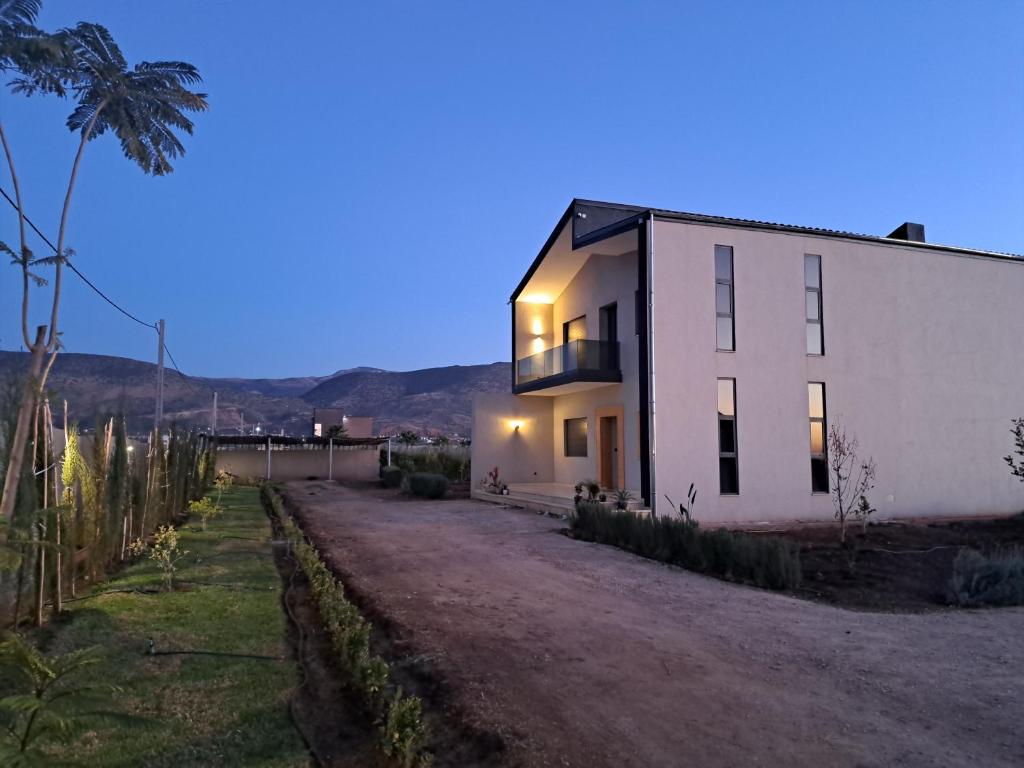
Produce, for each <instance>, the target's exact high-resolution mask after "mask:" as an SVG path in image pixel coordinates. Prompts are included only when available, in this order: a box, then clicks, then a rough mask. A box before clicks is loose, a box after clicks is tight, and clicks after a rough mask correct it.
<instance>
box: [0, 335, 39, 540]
mask: <svg viewBox="0 0 1024 768" xmlns="http://www.w3.org/2000/svg"><path fill="white" fill-rule="evenodd" d="M45 337H46V326H45V325H40V326H39V327H38V328H36V343H35V344H34V345H32V347H31V351H32V358H31V365H30V368H29V378H28V381H26V382H25V391H24V393H23V394H22V396H21V403H20V405H19V406H18V425H17V427H16V428H15V430H14V439H13V440H12V441H11V448H10V452H9V458H8V461H7V475H6V480H5V482H4V495H3V498H2V500H0V517H3V518H4V519H5V520H7V521H8V522H10V521H11V520H12V519H13V517H14V504H15V501H16V500H17V496H18V481H19V480H20V478H21V470H22V467H23V466H24V463H25V448H26V447H27V445H28V434H29V429H30V428H31V426H32V423H31V422H32V414H33V412H34V411H35V400H36V396H37V393H38V391H39V389H38V386H37V384H38V381H39V374H40V373H41V372H42V369H43V355H44V354H45V352H46V345H45Z"/></svg>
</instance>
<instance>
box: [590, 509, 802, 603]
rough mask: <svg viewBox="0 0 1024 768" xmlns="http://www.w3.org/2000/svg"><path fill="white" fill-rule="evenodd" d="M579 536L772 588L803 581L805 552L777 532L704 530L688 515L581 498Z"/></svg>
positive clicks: (696, 569)
mask: <svg viewBox="0 0 1024 768" xmlns="http://www.w3.org/2000/svg"><path fill="white" fill-rule="evenodd" d="M570 530H571V532H572V535H573V537H575V538H577V539H581V540H583V541H593V542H596V543H598V544H611V545H612V546H615V547H619V548H620V549H624V550H626V551H628V552H632V553H634V554H636V555H640V556H641V557H648V558H651V559H652V560H658V561H661V562H663V563H670V564H672V565H679V566H682V567H683V568H686V569H687V570H691V571H696V572H698V573H705V574H709V575H711V576H717V577H719V578H722V579H727V580H729V581H738V582H742V583H745V584H753V585H755V586H758V587H767V588H769V589H794V588H796V587H798V586H799V585H800V550H799V547H798V546H797V545H796V544H794V543H793V542H790V541H786V540H785V539H780V538H777V537H774V536H761V535H751V534H746V533H740V532H733V531H728V530H726V529H724V528H718V529H713V530H704V529H702V528H700V526H699V525H698V524H697V523H696V522H695V521H694V520H693V519H692V518H690V517H689V516H688V515H683V516H682V517H680V518H671V517H666V516H661V517H654V516H651V515H646V516H639V515H636V514H634V513H632V512H624V511H621V510H616V509H609V508H608V507H606V506H605V505H604V504H601V503H600V502H598V501H581V502H579V503H578V504H577V505H576V510H575V513H574V514H573V516H572V518H571V520H570Z"/></svg>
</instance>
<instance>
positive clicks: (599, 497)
mask: <svg viewBox="0 0 1024 768" xmlns="http://www.w3.org/2000/svg"><path fill="white" fill-rule="evenodd" d="M597 500H598V501H600V502H601V503H602V504H603V503H604V502H606V501H608V494H606V493H599V494H598V495H597Z"/></svg>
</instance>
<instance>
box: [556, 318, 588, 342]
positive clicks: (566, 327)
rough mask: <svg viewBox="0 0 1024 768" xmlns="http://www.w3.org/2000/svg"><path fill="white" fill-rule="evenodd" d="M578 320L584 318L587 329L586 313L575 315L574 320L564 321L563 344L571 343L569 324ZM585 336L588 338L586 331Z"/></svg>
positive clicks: (584, 325)
mask: <svg viewBox="0 0 1024 768" xmlns="http://www.w3.org/2000/svg"><path fill="white" fill-rule="evenodd" d="M578 320H582V321H583V327H584V329H585V328H586V327H587V315H586V313H584V314H582V315H580V316H579V317H574V318H573V319H572V320H566V321H565V322H564V323H562V343H563V344H568V343H569V326H570V325H572V324H573V323H575V322H577V321H578ZM583 338H587V334H586V333H585V332H584V334H583Z"/></svg>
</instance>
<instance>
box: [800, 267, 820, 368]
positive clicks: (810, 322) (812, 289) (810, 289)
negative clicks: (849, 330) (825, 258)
mask: <svg viewBox="0 0 1024 768" xmlns="http://www.w3.org/2000/svg"><path fill="white" fill-rule="evenodd" d="M809 259H814V260H816V262H817V265H818V285H817V286H813V285H808V284H807V262H808V260H809ZM822 285H823V284H822V280H821V256H820V255H819V254H816V253H805V254H804V319H805V320H806V321H807V327H808V329H809V328H810V327H811V326H817V329H818V347H819V348H820V349H821V351H820V352H812V351H811V350H810V348H809V346H808V349H807V354H808V355H809V356H811V357H824V356H825V307H824V302H823V301H822V298H821V294H822ZM809 293H813V294H814V295H815V297H816V298H817V301H818V318H817V319H816V320H815V319H812V318H810V317H807V294H809ZM805 343H806V340H805Z"/></svg>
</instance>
